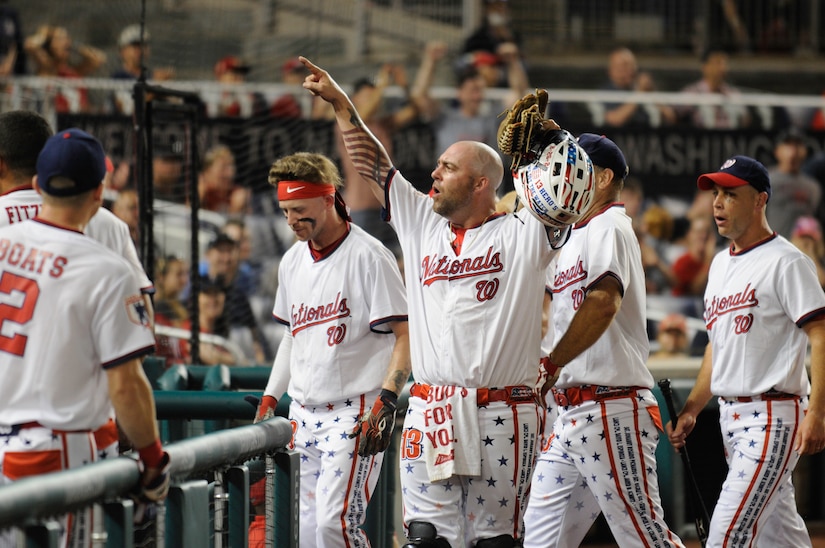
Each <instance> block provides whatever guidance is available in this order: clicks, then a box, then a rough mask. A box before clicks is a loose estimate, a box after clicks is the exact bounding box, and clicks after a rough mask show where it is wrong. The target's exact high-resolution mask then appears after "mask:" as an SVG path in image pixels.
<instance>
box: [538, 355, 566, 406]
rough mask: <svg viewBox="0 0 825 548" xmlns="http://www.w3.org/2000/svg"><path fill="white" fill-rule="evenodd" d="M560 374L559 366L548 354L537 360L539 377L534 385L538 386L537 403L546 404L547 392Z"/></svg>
mask: <svg viewBox="0 0 825 548" xmlns="http://www.w3.org/2000/svg"><path fill="white" fill-rule="evenodd" d="M560 374H561V367H559V366H558V365H556V364H555V363H553V361H552V360H551V359H550V356H545V357H543V358H542V359H541V360H539V379H538V381H537V382H536V385H537V386H538V387H539V393H540V394H541V401H540V402H539V403H541V405H542V406H544V407H546V406H547V393H548V392H549V391H550V389H551V388H553V385H554V384H556V381H557V380H559V375H560Z"/></svg>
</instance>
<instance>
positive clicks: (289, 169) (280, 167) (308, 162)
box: [269, 152, 344, 189]
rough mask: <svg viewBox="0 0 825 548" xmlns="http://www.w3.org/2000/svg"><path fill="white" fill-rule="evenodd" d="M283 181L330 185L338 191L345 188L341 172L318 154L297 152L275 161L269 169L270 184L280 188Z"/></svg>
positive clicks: (327, 159) (330, 161)
mask: <svg viewBox="0 0 825 548" xmlns="http://www.w3.org/2000/svg"><path fill="white" fill-rule="evenodd" d="M281 181H306V182H308V183H317V184H330V185H333V186H334V187H335V188H336V189H341V188H342V187H343V186H344V181H343V180H342V179H341V172H340V171H338V168H337V167H336V165H335V164H334V163H333V162H332V160H330V159H329V158H327V157H326V156H324V155H323V154H318V153H316V152H296V153H295V154H291V155H289V156H284V157H283V158H280V159H279V160H275V162H273V163H272V167H270V168H269V184H271V185H272V186H278V183H279V182H281Z"/></svg>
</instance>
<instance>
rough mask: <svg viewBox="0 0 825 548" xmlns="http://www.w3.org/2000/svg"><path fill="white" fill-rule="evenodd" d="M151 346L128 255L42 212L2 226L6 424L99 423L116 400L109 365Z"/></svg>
mask: <svg viewBox="0 0 825 548" xmlns="http://www.w3.org/2000/svg"><path fill="white" fill-rule="evenodd" d="M153 350H154V336H153V334H152V331H151V329H150V328H149V318H148V315H147V311H146V309H145V306H144V302H143V298H142V297H141V295H140V293H139V292H138V290H137V281H136V280H135V277H134V274H133V272H132V270H131V269H130V267H129V265H128V264H127V263H126V261H125V260H124V259H123V258H122V257H119V256H118V255H116V254H115V253H114V252H113V251H111V250H109V249H107V248H106V247H104V246H103V245H102V244H100V243H99V242H97V241H95V240H93V239H92V238H89V237H88V236H86V235H85V234H82V233H79V232H75V231H72V230H68V229H64V228H60V227H56V226H54V225H51V224H48V223H46V222H43V221H40V220H35V221H29V222H26V223H16V224H13V225H11V226H8V227H5V228H1V229H0V378H2V379H3V382H2V383H0V424H5V425H10V424H19V423H24V422H32V421H37V422H39V423H41V424H43V425H44V426H48V427H50V428H55V429H65V430H82V429H96V428H98V427H99V426H101V425H102V424H103V423H105V422H106V421H107V420H108V419H109V413H110V409H111V403H110V400H109V393H108V381H107V378H106V373H105V371H104V370H105V369H106V368H109V367H115V366H117V365H119V364H121V363H123V362H126V361H128V360H131V359H134V358H137V357H140V356H143V355H145V354H148V353H150V352H152V351H153Z"/></svg>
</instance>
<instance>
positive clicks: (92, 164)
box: [0, 129, 168, 546]
mask: <svg viewBox="0 0 825 548" xmlns="http://www.w3.org/2000/svg"><path fill="white" fill-rule="evenodd" d="M104 174H105V155H104V153H103V148H102V146H101V145H100V143H99V142H98V141H97V140H96V139H94V138H93V137H92V136H90V135H89V134H87V133H85V132H83V131H80V130H77V129H70V130H66V131H62V132H60V133H59V134H57V135H55V136H53V137H51V138H49V139H48V141H47V142H46V144H45V146H44V147H43V149H42V151H41V152H40V155H39V157H38V160H37V176H36V177H35V179H34V181H35V188H36V189H37V191H38V192H40V193H41V195H42V197H43V203H42V206H41V208H40V211H39V213H38V215H37V216H36V217H35V219H34V220H33V221H29V222H26V223H15V224H13V225H11V226H8V227H5V228H2V229H0V272H2V275H0V302H1V303H2V307H0V322H2V324H3V330H2V337H0V375H2V378H3V379H4V382H3V383H2V385H0V437H2V438H3V439H2V442H1V443H0V467H2V468H1V470H2V477H1V478H0V480H1V481H2V482H3V483H8V482H12V481H15V480H18V479H20V478H24V477H27V476H32V475H37V474H44V473H48V472H53V471H58V470H63V469H67V468H74V467H77V466H80V465H83V464H86V463H89V462H92V461H94V460H96V452H95V441H94V431H95V430H96V429H98V428H99V427H100V426H102V425H103V424H104V423H106V421H107V420H108V419H109V415H110V411H111V409H112V407H114V410H115V412H116V413H117V416H118V419H119V421H120V424H121V427H122V428H123V430H124V432H125V433H126V435H127V436H128V437H129V439H130V440H132V442H133V443H134V445H135V447H136V448H138V453H139V455H140V460H141V462H142V464H143V467H144V468H143V475H142V485H143V486H144V496H145V497H146V498H147V499H149V500H159V499H161V498H163V497H164V496H165V493H166V490H167V489H168V475H167V473H166V469H167V467H168V455H166V454H165V453H164V451H163V449H162V447H161V444H160V441H159V439H158V431H157V425H156V423H155V408H154V400H153V397H152V390H151V387H150V385H149V383H148V381H147V379H146V377H145V375H144V373H143V369H142V366H141V358H142V356H144V355H146V354H148V353H150V352H152V350H153V349H154V337H153V335H152V330H151V328H150V325H149V321H148V316H147V315H146V313H145V309H144V307H143V299H142V298H141V296H140V294H139V292H138V289H137V281H136V279H135V276H134V273H133V271H132V269H131V267H130V265H129V264H128V263H127V262H126V261H125V260H124V259H123V258H122V257H119V256H117V255H116V254H115V253H114V252H112V251H110V250H108V249H107V248H105V247H104V246H103V245H101V244H100V243H99V242H96V241H95V240H93V239H92V238H89V237H87V236H86V235H84V234H83V229H84V228H85V227H86V224H87V223H88V222H89V219H91V217H92V216H93V215H94V214H95V212H96V211H97V209H98V208H99V207H100V204H101V203H102V195H103V186H102V184H101V182H102V181H103V177H104ZM55 303H60V306H55ZM64 519H65V520H66V522H67V524H66V526H65V528H64V534H63V539H62V542H63V545H66V544H67V543H69V542H70V543H71V545H72V546H88V545H90V542H91V538H90V535H89V532H90V531H91V527H90V526H91V524H90V522H89V520H88V516H85V517H83V518H82V519H74V518H64Z"/></svg>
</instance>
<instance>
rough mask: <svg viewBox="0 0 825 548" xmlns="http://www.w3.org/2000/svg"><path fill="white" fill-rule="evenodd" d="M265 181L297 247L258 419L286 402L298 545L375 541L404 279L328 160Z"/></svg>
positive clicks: (405, 369)
mask: <svg viewBox="0 0 825 548" xmlns="http://www.w3.org/2000/svg"><path fill="white" fill-rule="evenodd" d="M269 182H270V184H272V185H273V186H276V187H277V189H278V203H279V205H280V207H281V209H282V210H283V212H284V215H285V216H286V221H287V224H288V225H289V227H290V228H291V229H292V230H293V232H294V233H295V238H296V240H297V241H296V242H295V244H294V245H293V246H292V247H291V248H290V249H289V250H287V252H286V253H285V254H284V256H283V258H282V259H281V263H280V266H279V268H278V292H277V295H276V296H275V307H274V309H273V310H272V315H273V317H274V318H275V320H276V321H278V322H280V323H282V324H283V325H284V326H286V327H287V329H288V330H287V332H286V333H285V335H284V339H283V341H282V342H281V344H280V345H279V347H278V353H277V355H276V358H275V363H274V365H273V366H272V372H271V374H270V377H269V382H268V383H267V386H266V390H265V391H264V397H263V400H262V402H261V405H260V408H259V410H258V417H259V418H260V419H263V418H267V417H269V416H271V415H272V413H273V410H274V408H275V405H276V404H277V398H280V397H281V396H282V395H283V394H284V392H286V393H288V394H289V395H290V397H291V404H290V407H289V417H290V420H291V421H292V425H293V432H294V434H293V439H292V444H291V446H292V447H293V448H294V450H295V451H297V452H298V453H299V454H300V455H301V493H300V519H299V523H300V544H301V546H306V547H310V546H311V547H339V546H340V547H342V548H343V547H359V546H368V545H369V541H368V540H367V536H366V534H365V533H364V531H363V530H362V529H361V526H362V525H363V524H364V520H365V518H366V510H367V505H368V503H369V501H370V498H371V496H372V493H373V491H374V490H375V485H376V483H377V482H378V476H379V474H380V472H381V464H382V462H383V459H384V450H385V449H386V448H387V447H388V446H389V444H390V441H391V439H392V431H393V427H394V426H395V409H396V407H397V406H398V396H399V394H401V390H402V389H403V388H404V386H405V385H406V383H407V380H409V378H410V343H409V334H408V328H407V301H406V298H405V297H404V283H403V281H402V280H401V273H400V272H399V270H398V263H397V261H396V259H395V256H394V255H393V254H392V252H390V251H389V249H387V248H386V247H384V246H383V245H382V244H381V242H380V241H378V240H377V239H376V238H374V237H372V236H370V235H369V234H367V233H366V232H365V231H364V230H363V229H361V228H360V227H359V226H358V225H356V224H354V223H352V222H351V219H350V217H349V214H348V212H347V208H346V205H345V204H344V202H343V200H342V198H341V195H340V193H339V191H340V189H341V188H342V187H343V181H342V179H341V175H340V173H339V171H338V168H337V167H336V166H335V164H334V163H333V162H332V161H331V160H330V159H329V158H327V157H326V156H323V155H321V154H315V153H308V152H299V153H296V154H292V155H290V156H286V157H284V158H280V159H279V160H276V161H275V162H274V163H273V164H272V166H271V168H270V170H269Z"/></svg>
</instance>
